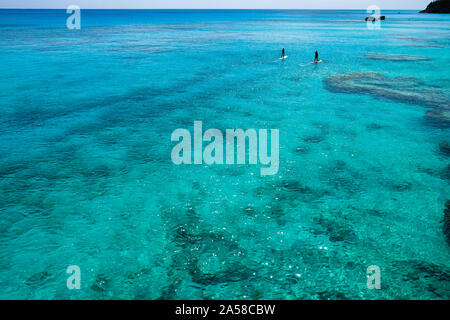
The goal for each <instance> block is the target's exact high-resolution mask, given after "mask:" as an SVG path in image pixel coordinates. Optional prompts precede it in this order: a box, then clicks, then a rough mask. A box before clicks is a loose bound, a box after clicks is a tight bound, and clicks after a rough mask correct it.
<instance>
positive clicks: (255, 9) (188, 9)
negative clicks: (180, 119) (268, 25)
mask: <svg viewBox="0 0 450 320" xmlns="http://www.w3.org/2000/svg"><path fill="white" fill-rule="evenodd" d="M66 9H67V8H2V7H0V10H66ZM83 10H123V11H125V10H129V11H131V10H134V11H138V10H139V11H141V10H142V11H146V10H152V11H163V10H171V11H181V10H183V11H200V10H205V11H206V10H208V11H243V10H252V11H355V10H360V11H366V10H367V8H353V9H295V8H265V9H261V8H221V9H217V8H85V9H83ZM399 10H401V11H416V10H423V8H417V9H399V8H397V9H383V11H399Z"/></svg>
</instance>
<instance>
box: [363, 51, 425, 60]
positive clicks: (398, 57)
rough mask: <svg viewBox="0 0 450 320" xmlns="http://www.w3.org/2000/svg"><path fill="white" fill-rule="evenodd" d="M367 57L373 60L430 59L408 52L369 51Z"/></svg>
mask: <svg viewBox="0 0 450 320" xmlns="http://www.w3.org/2000/svg"><path fill="white" fill-rule="evenodd" d="M366 57H367V58H369V59H372V60H384V61H398V62H408V61H430V60H431V59H430V58H428V57H421V56H412V55H407V54H387V53H370V52H369V53H367V54H366Z"/></svg>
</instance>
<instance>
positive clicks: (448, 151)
mask: <svg viewBox="0 0 450 320" xmlns="http://www.w3.org/2000/svg"><path fill="white" fill-rule="evenodd" d="M439 151H440V152H441V153H442V154H443V155H444V156H447V157H450V143H448V142H441V143H440V144H439Z"/></svg>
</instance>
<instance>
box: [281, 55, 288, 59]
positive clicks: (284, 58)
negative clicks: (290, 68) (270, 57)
mask: <svg viewBox="0 0 450 320" xmlns="http://www.w3.org/2000/svg"><path fill="white" fill-rule="evenodd" d="M287 57H288V56H284V57H281V58H280V60H284V59H286V58H287Z"/></svg>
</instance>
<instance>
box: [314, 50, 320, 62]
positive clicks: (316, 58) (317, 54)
mask: <svg viewBox="0 0 450 320" xmlns="http://www.w3.org/2000/svg"><path fill="white" fill-rule="evenodd" d="M314 62H319V53H318V52H317V50H316V54H315V56H314Z"/></svg>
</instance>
